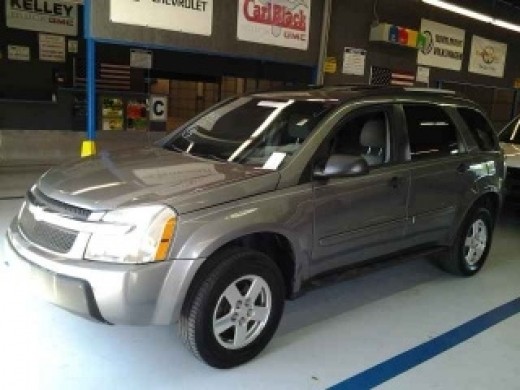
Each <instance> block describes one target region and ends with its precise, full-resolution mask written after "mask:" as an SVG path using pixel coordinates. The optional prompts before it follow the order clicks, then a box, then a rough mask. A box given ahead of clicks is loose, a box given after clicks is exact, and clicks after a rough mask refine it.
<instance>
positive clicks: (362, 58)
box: [343, 47, 367, 76]
mask: <svg viewBox="0 0 520 390" xmlns="http://www.w3.org/2000/svg"><path fill="white" fill-rule="evenodd" d="M366 58H367V51H366V50H364V49H355V48H353V47H345V49H343V73H344V74H351V75H355V76H363V75H364V74H365V63H366Z"/></svg>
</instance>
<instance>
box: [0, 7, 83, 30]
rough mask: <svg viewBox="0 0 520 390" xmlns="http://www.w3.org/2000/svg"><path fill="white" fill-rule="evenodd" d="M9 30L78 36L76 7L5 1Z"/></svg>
mask: <svg viewBox="0 0 520 390" xmlns="http://www.w3.org/2000/svg"><path fill="white" fill-rule="evenodd" d="M5 22H6V26H7V27H9V28H18V29H21V30H31V31H42V32H49V33H54V34H62V35H78V7H77V5H75V4H72V3H71V2H64V1H56V0H5Z"/></svg>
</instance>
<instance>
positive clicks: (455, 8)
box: [422, 0, 520, 32]
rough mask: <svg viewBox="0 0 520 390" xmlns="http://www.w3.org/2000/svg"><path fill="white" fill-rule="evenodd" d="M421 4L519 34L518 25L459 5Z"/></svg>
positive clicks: (432, 1)
mask: <svg viewBox="0 0 520 390" xmlns="http://www.w3.org/2000/svg"><path fill="white" fill-rule="evenodd" d="M422 2H423V3H426V4H430V5H433V6H435V7H439V8H442V9H445V10H446V11H450V12H453V13H456V14H458V15H462V16H467V17H468V18H472V19H476V20H480V21H481V22H484V23H490V24H493V25H495V26H497V27H502V28H506V29H508V30H512V31H516V32H520V25H518V24H514V23H510V22H506V21H505V20H501V19H496V18H494V17H492V16H490V15H486V14H483V13H480V12H477V11H473V10H471V9H468V8H465V7H461V6H459V5H455V4H452V3H448V2H447V1H443V0H422Z"/></svg>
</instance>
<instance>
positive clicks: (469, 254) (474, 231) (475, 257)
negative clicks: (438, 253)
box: [436, 207, 494, 276]
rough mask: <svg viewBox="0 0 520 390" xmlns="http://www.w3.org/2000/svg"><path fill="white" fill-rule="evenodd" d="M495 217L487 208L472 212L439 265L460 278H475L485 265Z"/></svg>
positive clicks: (439, 258)
mask: <svg viewBox="0 0 520 390" xmlns="http://www.w3.org/2000/svg"><path fill="white" fill-rule="evenodd" d="M493 228H494V216H493V214H492V212H491V211H490V210H489V209H488V208H486V207H477V208H475V209H474V210H472V211H471V212H470V213H469V214H468V216H467V217H466V219H465V220H464V222H463V223H462V225H461V227H460V229H459V232H458V234H457V237H456V239H455V241H454V243H453V245H452V246H451V247H450V248H449V250H448V253H446V254H443V255H442V257H438V258H437V259H436V260H437V263H438V265H439V266H440V267H441V268H442V269H443V270H445V271H447V272H449V273H452V274H454V275H458V276H473V275H475V274H476V273H477V272H479V271H480V269H481V268H482V266H483V265H484V263H485V261H486V259H487V256H488V254H489V249H490V248H491V240H492V237H493Z"/></svg>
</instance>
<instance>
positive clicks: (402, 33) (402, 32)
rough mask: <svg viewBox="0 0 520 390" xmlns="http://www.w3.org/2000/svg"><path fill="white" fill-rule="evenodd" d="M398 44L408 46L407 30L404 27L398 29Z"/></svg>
mask: <svg viewBox="0 0 520 390" xmlns="http://www.w3.org/2000/svg"><path fill="white" fill-rule="evenodd" d="M399 43H400V44H401V45H407V44H408V30H407V29H406V28H404V27H399Z"/></svg>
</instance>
